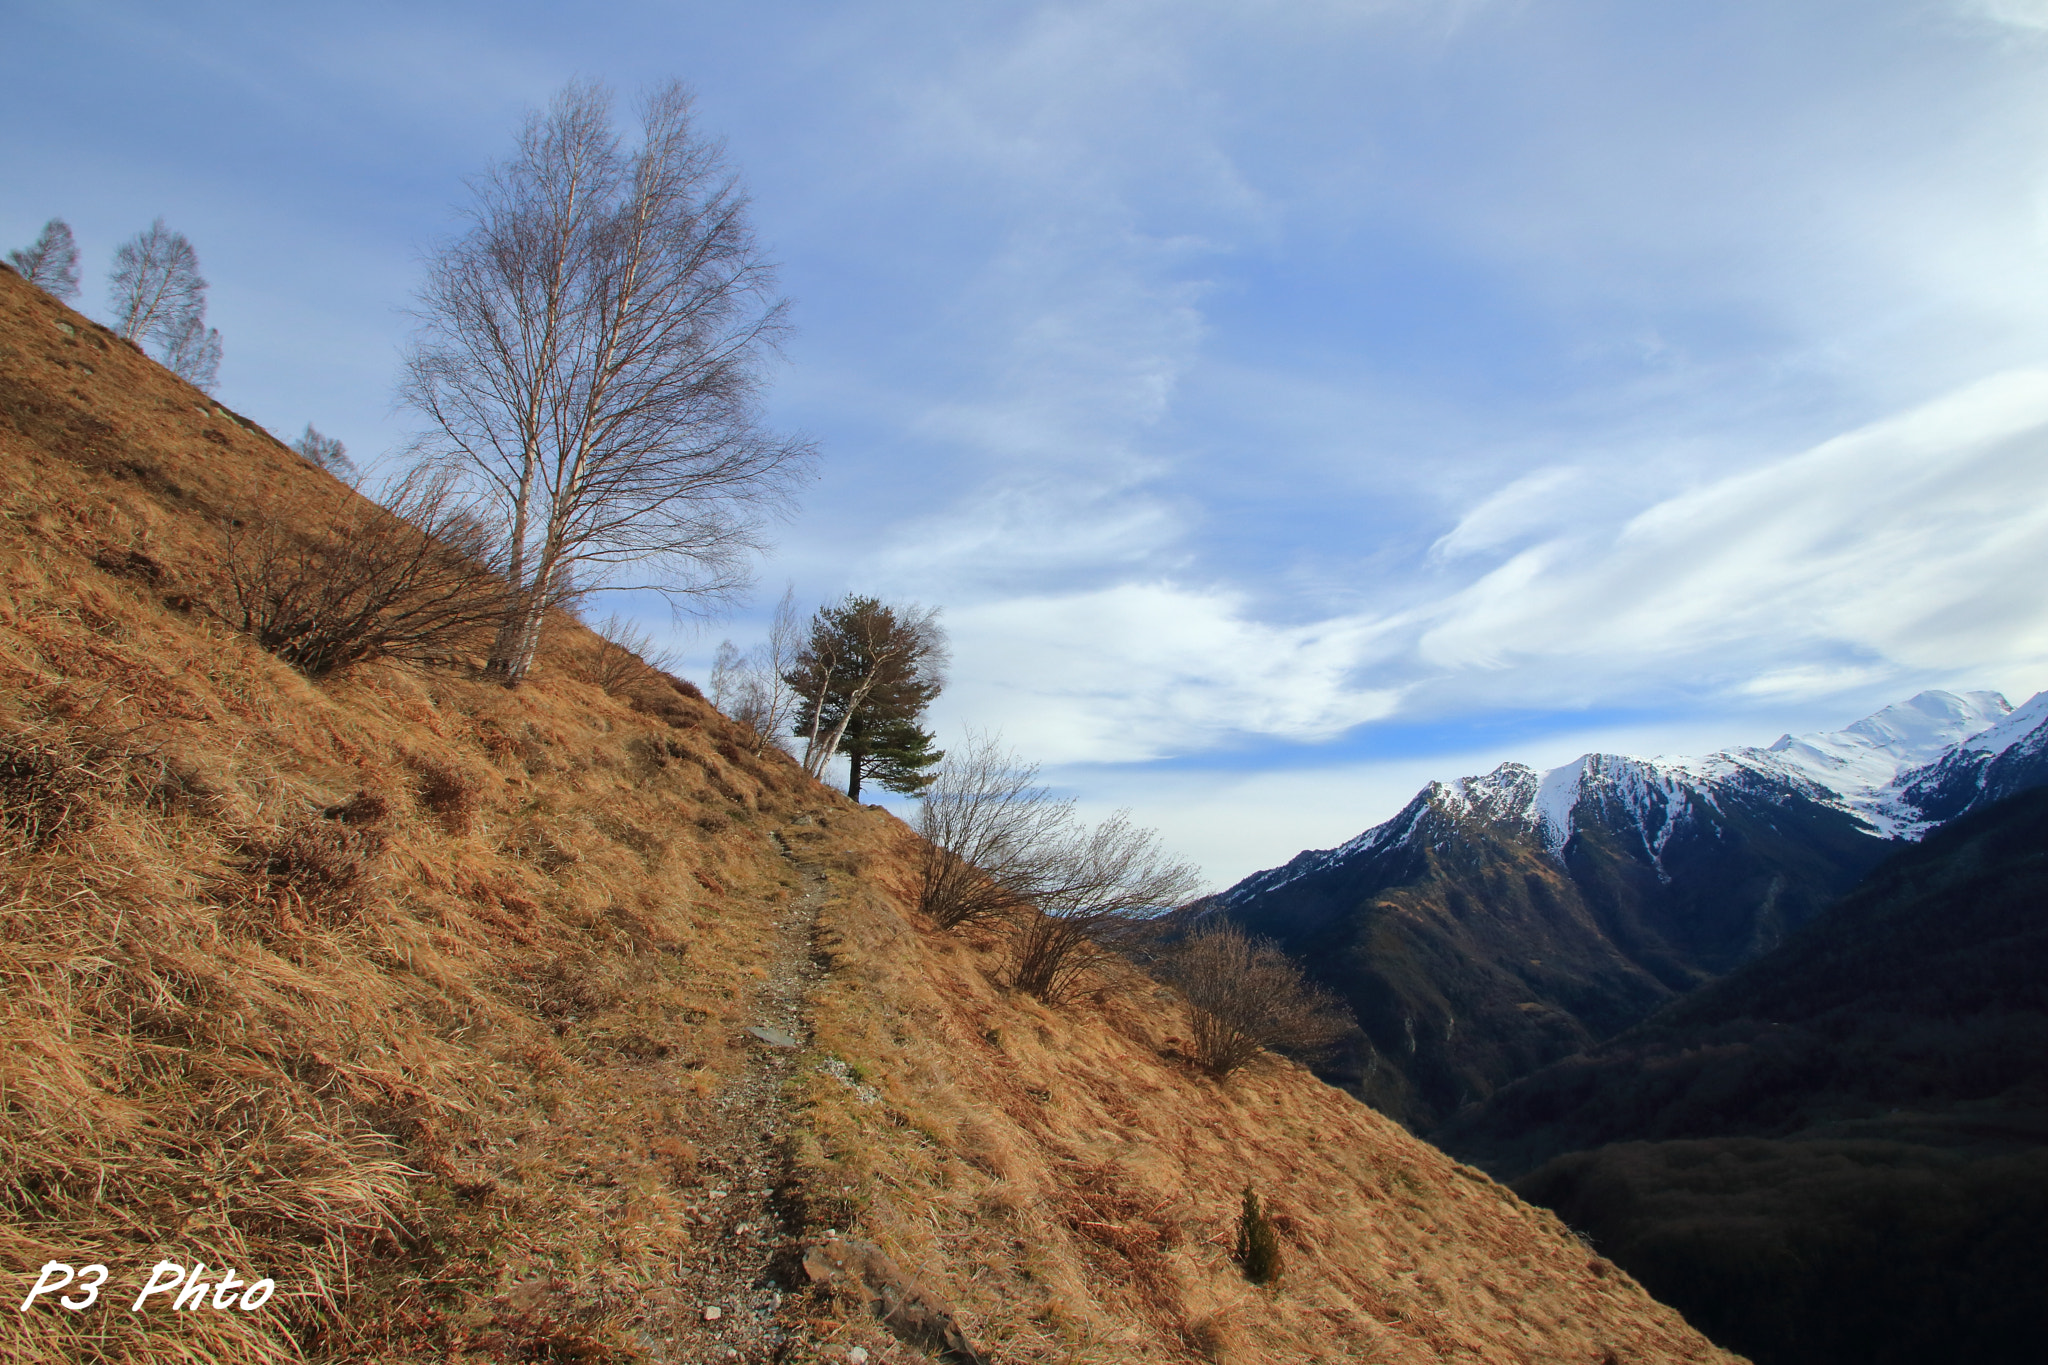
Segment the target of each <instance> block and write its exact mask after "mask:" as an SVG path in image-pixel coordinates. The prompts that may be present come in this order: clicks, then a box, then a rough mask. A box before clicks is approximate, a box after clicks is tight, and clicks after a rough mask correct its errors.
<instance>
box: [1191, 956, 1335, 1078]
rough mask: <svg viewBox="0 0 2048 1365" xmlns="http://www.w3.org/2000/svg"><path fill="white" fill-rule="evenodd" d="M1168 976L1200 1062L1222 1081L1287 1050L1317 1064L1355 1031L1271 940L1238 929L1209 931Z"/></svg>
mask: <svg viewBox="0 0 2048 1365" xmlns="http://www.w3.org/2000/svg"><path fill="white" fill-rule="evenodd" d="M1166 976H1167V977H1168V979H1170V980H1171V981H1172V982H1173V983H1174V984H1175V985H1177V986H1179V987H1180V989H1181V993H1182V994H1183V995H1185V996H1186V997H1187V1002H1188V1012H1189V1013H1190V1015H1192V1016H1193V1019H1192V1022H1193V1032H1194V1044H1193V1048H1192V1052H1193V1055H1194V1059H1195V1061H1196V1062H1197V1063H1199V1064H1200V1065H1202V1066H1204V1067H1207V1068H1208V1069H1209V1070H1210V1071H1213V1072H1214V1073H1216V1074H1217V1075H1219V1076H1227V1075H1229V1074H1230V1073H1231V1072H1233V1071H1235V1070H1237V1069H1238V1068H1239V1067H1241V1066H1243V1065H1244V1064H1245V1063H1246V1062H1249V1061H1250V1060H1251V1059H1252V1058H1254V1057H1256V1056H1258V1055H1259V1053H1260V1052H1261V1051H1262V1050H1263V1049H1265V1048H1269V1047H1271V1048H1281V1049H1285V1050H1287V1051H1290V1052H1294V1053H1297V1054H1302V1055H1308V1056H1314V1055H1317V1054H1319V1053H1321V1052H1324V1051H1326V1050H1327V1049H1328V1048H1330V1047H1331V1046H1332V1045H1333V1044H1335V1043H1336V1041H1337V1040H1338V1039H1339V1038H1342V1037H1343V1036H1344V1034H1345V1033H1346V1032H1347V1031H1348V1030H1349V1029H1351V1028H1352V1026H1353V1025H1352V1021H1351V1016H1350V1014H1349V1013H1348V1012H1347V1011H1346V1010H1345V1009H1344V1007H1343V1006H1342V1005H1341V1004H1339V1003H1338V1001H1337V999H1336V997H1335V996H1333V995H1331V994H1330V993H1329V992H1328V991H1325V990H1323V989H1321V988H1320V987H1318V986H1315V985H1312V984H1310V983H1309V982H1308V980H1307V979H1306V978H1304V977H1303V975H1302V971H1301V967H1300V966H1299V965H1298V964H1297V963H1296V962H1295V961H1294V960H1293V959H1292V958H1290V957H1288V956H1287V955H1286V954H1285V953H1283V952H1281V951H1280V949H1279V948H1278V947H1277V946H1276V945H1274V944H1273V943H1271V942H1270V941H1268V940H1265V939H1255V938H1252V937H1250V936H1249V935H1247V934H1246V933H1245V932H1244V931H1243V930H1242V929H1239V928H1237V927H1236V926H1235V925H1230V924H1219V925H1216V926H1214V927H1210V928H1206V929H1204V930H1202V931H1201V932H1199V933H1197V934H1196V935H1194V936H1193V937H1192V938H1189V939H1187V940H1186V941H1184V942H1183V943H1182V944H1181V945H1180V946H1179V947H1178V949H1176V950H1175V951H1174V953H1173V954H1172V955H1171V956H1170V957H1169V958H1168V959H1167V961H1166Z"/></svg>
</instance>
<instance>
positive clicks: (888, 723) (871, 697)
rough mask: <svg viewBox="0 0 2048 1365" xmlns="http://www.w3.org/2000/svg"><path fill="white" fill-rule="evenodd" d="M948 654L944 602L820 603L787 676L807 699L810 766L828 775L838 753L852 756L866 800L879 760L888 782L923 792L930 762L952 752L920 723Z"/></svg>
mask: <svg viewBox="0 0 2048 1365" xmlns="http://www.w3.org/2000/svg"><path fill="white" fill-rule="evenodd" d="M947 657H948V656H947V651H946V636H945V632H944V631H943V630H942V629H941V628H940V626H939V610H938V608H937V607H919V606H916V605H909V606H901V607H892V606H887V605H885V604H884V603H883V602H881V601H880V600H879V599H877V598H873V597H860V596H848V597H846V598H845V599H843V600H842V601H840V602H837V603H834V604H833V605H831V606H827V607H821V608H819V610H818V612H817V614H816V615H815V616H813V617H812V618H811V630H810V636H809V638H808V639H806V640H805V642H804V644H803V647H802V648H801V649H799V650H798V651H797V655H796V660H795V662H794V663H793V664H792V665H791V667H790V668H789V670H788V671H787V673H785V674H784V681H785V682H787V683H788V684H789V686H790V687H791V688H792V689H793V690H794V692H795V693H796V695H797V696H798V697H800V698H801V699H802V703H803V714H802V720H801V724H802V735H803V740H804V758H803V763H804V771H805V772H807V773H809V774H810V775H811V776H813V777H818V776H821V775H823V773H824V771H825V765H826V764H827V763H829V762H830V761H831V758H832V755H833V754H835V753H844V754H846V756H847V763H848V770H847V787H846V790H847V794H848V795H849V796H851V797H853V798H854V799H855V800H856V801H857V800H859V799H860V784H861V778H862V777H863V776H865V775H868V774H869V773H870V772H872V771H874V769H873V768H871V766H870V760H871V759H877V758H879V759H883V760H886V762H887V766H886V767H883V770H882V773H881V776H882V780H883V782H884V783H885V785H888V786H891V787H893V788H895V789H896V790H900V791H905V792H915V791H921V790H922V789H923V788H924V787H925V786H926V785H928V782H929V779H928V778H926V777H925V776H924V775H923V773H922V771H921V770H922V769H924V768H927V767H929V766H931V764H932V763H935V762H936V761H937V760H938V759H939V758H940V757H942V756H943V755H940V754H936V753H934V752H933V751H932V749H931V740H932V736H930V735H929V734H926V733H925V732H924V731H922V730H919V729H918V728H917V724H916V723H917V721H918V719H919V718H920V717H921V716H922V715H923V714H924V711H925V708H926V707H928V706H929V705H931V703H932V700H933V698H935V697H937V696H938V694H939V691H940V689H942V688H943V687H944V686H945V682H946V673H945V670H946V663H947ZM876 766H878V767H879V766H882V765H880V764H878V765H876Z"/></svg>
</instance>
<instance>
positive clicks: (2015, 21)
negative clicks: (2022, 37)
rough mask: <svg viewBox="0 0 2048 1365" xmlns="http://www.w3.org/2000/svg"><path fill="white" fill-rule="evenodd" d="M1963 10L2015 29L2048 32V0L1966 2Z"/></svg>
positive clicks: (1977, 0)
mask: <svg viewBox="0 0 2048 1365" xmlns="http://www.w3.org/2000/svg"><path fill="white" fill-rule="evenodd" d="M1963 9H1964V10H1965V12H1967V13H1975V14H1981V15H1983V16H1984V17H1985V18H1987V19H1991V20H1993V21H1995V22H1997V23H2001V24H2011V25H2012V26H2013V27H2014V28H2031V29H2043V30H2048V0H1964V4H1963Z"/></svg>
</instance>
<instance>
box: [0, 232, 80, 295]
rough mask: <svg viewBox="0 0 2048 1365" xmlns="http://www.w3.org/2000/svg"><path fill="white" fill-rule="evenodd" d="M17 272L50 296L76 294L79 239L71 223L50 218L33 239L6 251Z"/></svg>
mask: <svg viewBox="0 0 2048 1365" xmlns="http://www.w3.org/2000/svg"><path fill="white" fill-rule="evenodd" d="M7 259H8V261H9V262H10V263H11V264H12V265H13V266H14V268H15V270H16V272H18V273H19V274H20V275H21V277H22V278H23V279H25V280H27V281H28V282H29V283H30V284H32V285H35V286H36V287H37V288H38V289H41V290H42V291H43V292H44V293H45V294H48V295H49V296H50V297H51V298H56V299H75V298H77V297H78V242H77V240H76V239H75V238H73V237H72V235H71V225H70V224H69V223H66V222H65V221H64V220H63V219H62V218H52V219H51V220H50V221H49V222H47V223H45V224H43V230H42V232H41V234H40V235H38V236H37V238H36V239H35V241H34V242H32V243H30V244H29V246H28V247H27V248H26V249H24V250H21V251H10V252H8V253H7Z"/></svg>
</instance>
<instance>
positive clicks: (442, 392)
mask: <svg viewBox="0 0 2048 1365" xmlns="http://www.w3.org/2000/svg"><path fill="white" fill-rule="evenodd" d="M640 114H641V140H640V144H639V146H638V147H636V148H634V149H632V150H630V151H629V150H628V149H626V148H625V147H624V146H622V145H621V143H620V140H619V138H618V136H617V135H616V134H615V133H614V132H613V129H612V100H611V95H610V93H609V92H608V91H607V90H606V89H605V88H604V87H603V86H600V85H597V84H594V83H583V82H579V83H577V84H573V85H570V86H569V87H567V88H566V89H564V90H563V91H562V92H561V93H560V94H559V95H558V96H556V98H555V100H554V102H553V103H552V104H551V105H550V106H549V108H548V109H547V111H546V112H545V113H541V114H536V115H534V116H533V117H532V118H530V119H529V120H528V122H527V124H526V126H525V128H524V129H523V130H522V131H521V133H520V136H519V141H518V146H517V149H516V150H515V152H514V153H513V155H512V157H511V158H510V159H509V160H507V161H506V162H504V163H502V164H500V165H497V166H494V167H492V168H491V169H490V170H488V171H487V172H485V173H484V174H483V175H482V176H481V177H479V178H478V179H477V180H476V181H475V182H474V183H473V184H472V187H471V188H472V190H473V193H474V203H473V205H472V206H471V208H470V209H469V210H468V213H467V216H468V218H469V224H470V225H469V229H468V231H467V232H465V233H464V234H463V235H462V236H461V237H460V238H458V239H457V240H455V241H453V242H451V243H449V244H448V245H447V246H446V247H445V248H443V249H442V251H441V252H440V253H439V255H438V256H437V257H436V258H435V260H434V261H433V263H432V264H431V266H430V268H429V271H428V277H427V280H426V282H425V284H424V285H423V286H422V287H421V290H420V294H419V306H418V309H417V315H418V317H419V319H420V323H421V328H420V332H419V334H418V337H417V339H416V341H415V344H414V347H413V350H412V352H411V355H410V356H409V357H408V360H407V370H406V375H407V377H406V382H405V387H404V393H405V396H406V398H407V400H408V401H409V402H411V403H412V404H413V405H414V406H416V407H417V408H418V409H419V410H420V411H422V412H423V413H424V414H425V415H426V416H427V417H428V418H429V419H430V420H431V422H432V424H433V429H432V432H431V435H430V436H429V438H428V440H427V446H428V449H429V451H430V452H431V453H432V454H434V455H436V456H438V457H439V458H443V459H446V460H448V461H450V462H451V463H452V464H453V466H455V467H459V468H461V469H462V470H463V471H464V472H465V474H466V475H468V476H469V477H471V478H472V479H474V480H475V482H476V483H477V485H478V486H479V487H481V488H482V489H483V490H485V491H486V492H488V493H489V495H490V496H491V497H492V498H493V499H494V501H496V502H497V503H498V504H499V506H500V507H501V508H502V511H503V520H504V523H505V525H506V526H507V527H508V528H509V532H508V545H507V552H506V555H505V561H506V564H507V566H508V573H509V577H510V580H511V592H510V594H509V598H508V603H507V608H506V611H505V616H504V620H503V622H502V623H501V626H500V629H499V632H498V636H497V639H496V641H495V642H494V643H493V645H492V648H491V655H490V671H491V672H492V673H493V674H494V675H496V676H497V677H499V678H500V679H502V680H503V681H505V682H506V683H508V684H509V683H516V682H518V681H519V680H520V679H521V678H523V677H524V676H525V675H526V673H527V670H528V669H529V668H530V667H531V666H532V662H533V658H534V653H535V650H536V649H537V647H538V645H539V640H540V630H541V624H542V620H543V618H544V616H545V614H546V610H547V606H548V603H549V598H550V596H551V595H552V594H555V593H557V592H559V591H560V587H561V584H562V581H563V579H564V577H565V575H568V574H571V573H574V574H576V575H578V576H579V577H580V578H581V579H582V581H583V583H584V586H585V587H595V586H599V585H600V584H602V583H606V582H615V581H616V580H617V579H618V578H620V577H622V576H623V577H633V576H635V575H636V574H638V573H645V574H647V575H649V576H648V577H647V579H646V580H645V581H644V582H639V583H635V584H632V585H631V586H639V587H646V588H651V589H654V590H657V591H659V592H661V593H663V594H664V595H665V596H667V598H668V599H669V602H670V605H671V607H672V608H674V609H676V610H682V609H684V608H685V607H686V606H687V605H689V604H692V603H702V602H705V601H708V600H722V599H725V598H727V597H728V596H730V595H731V594H732V593H734V592H736V591H737V590H738V588H739V587H740V586H741V585H742V583H743V582H744V580H745V566H746V562H747V559H748V557H749V556H750V554H751V553H752V552H753V551H755V550H756V549H758V548H759V547H760V545H761V537H762V531H763V528H764V526H765V522H766V518H767V514H768V513H770V512H773V511H776V510H778V509H779V508H781V507H782V506H785V505H786V504H787V501H788V499H789V497H790V494H791V492H792V490H793V488H794V486H795V484H796V481H797V480H798V478H799V477H800V476H801V475H802V474H803V473H804V472H805V471H806V470H807V469H808V467H809V465H810V463H811V461H812V459H813V456H814V452H813V449H812V447H811V446H810V445H809V444H808V443H807V442H805V441H802V440H798V439H791V438H786V437H780V436H776V435H773V434H771V433H770V432H768V431H767V430H765V429H764V428H763V426H762V423H761V419H760V414H759V404H758V398H759V392H760V389H761V385H762V371H763V367H764V365H765V363H766V361H767V360H768V358H769V357H770V355H771V354H772V353H773V352H774V351H775V349H776V348H777V346H778V345H779V344H780V342H781V341H782V339H783V338H784V336H785V335H786V334H787V331H788V326H787V322H786V312H787V302H786V301H785V300H783V299H780V298H778V297H777V296H776V294H775V275H774V269H773V267H772V265H771V264H770V262H769V261H768V259H767V258H766V256H765V255H764V254H763V253H762V251H761V249H760V247H759V246H758V244H757V243H756V241H755V239H754V234H753V230H752V228H751V227H750V226H749V224H748V221H747V198H746V195H745V194H744V193H743V192H742V191H741V190H740V187H739V184H738V181H737V179H736V178H735V176H734V175H733V173H732V172H731V171H730V170H729V169H728V168H727V167H726V165H725V162H724V159H723V155H722V150H721V148H720V147H719V145H718V144H717V143H715V142H713V141H712V140H710V139H708V138H706V137H704V136H702V135H700V134H699V133H698V132H697V131H696V129H695V128H694V127H693V126H692V122H691V116H690V97H689V95H688V94H687V93H686V92H685V91H684V89H683V88H682V87H681V86H680V85H675V84H671V85H668V86H666V87H663V88H662V89H660V90H657V91H656V92H654V94H652V95H651V96H650V97H649V98H647V99H646V100H645V101H644V102H643V104H642V106H641V110H640ZM628 566H632V568H633V571H634V572H633V573H628Z"/></svg>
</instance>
